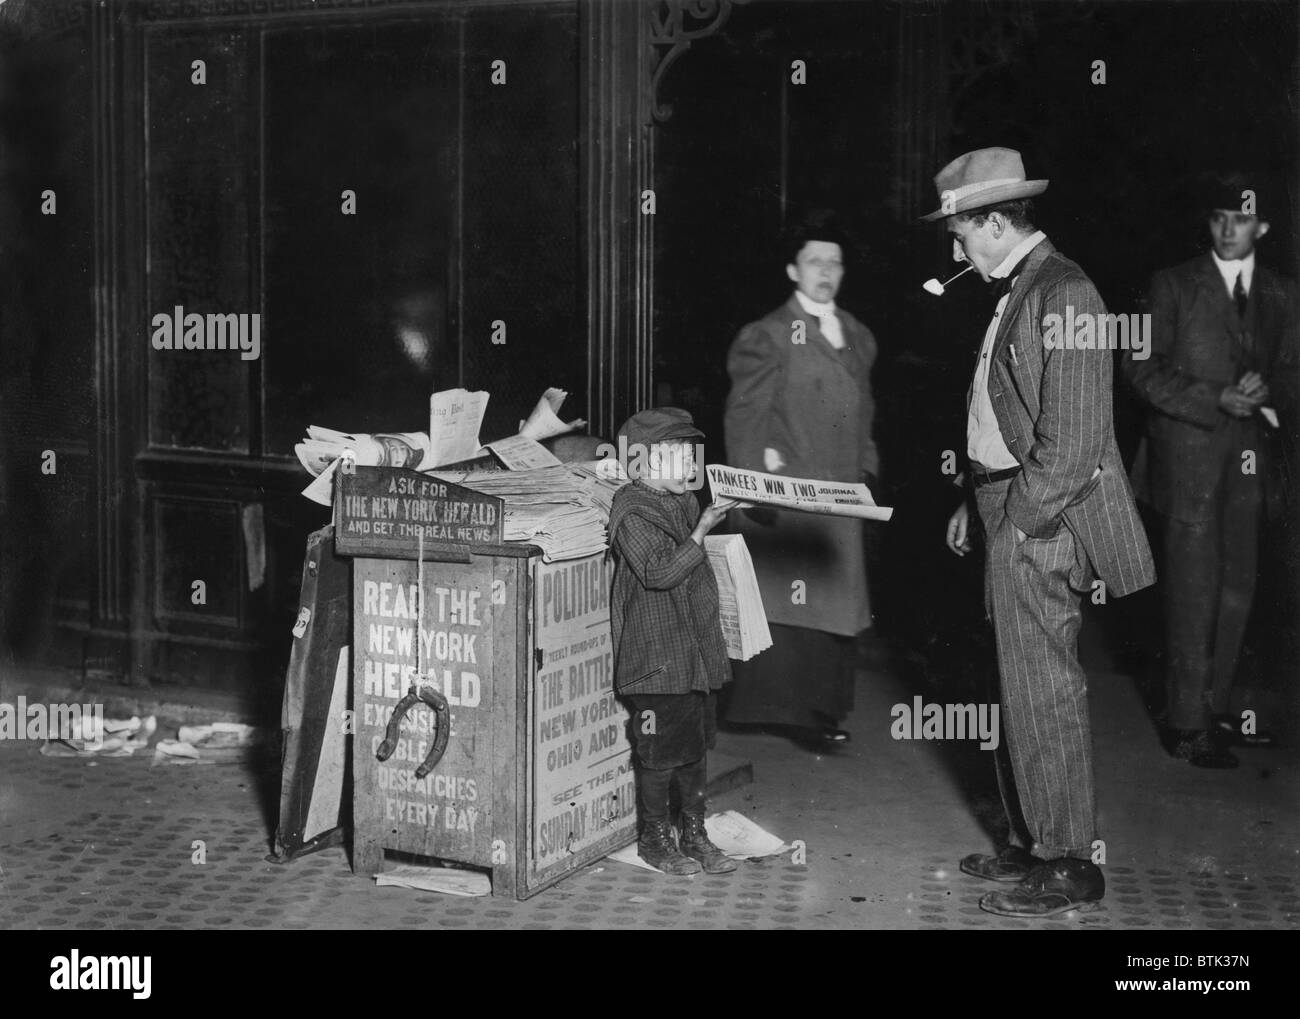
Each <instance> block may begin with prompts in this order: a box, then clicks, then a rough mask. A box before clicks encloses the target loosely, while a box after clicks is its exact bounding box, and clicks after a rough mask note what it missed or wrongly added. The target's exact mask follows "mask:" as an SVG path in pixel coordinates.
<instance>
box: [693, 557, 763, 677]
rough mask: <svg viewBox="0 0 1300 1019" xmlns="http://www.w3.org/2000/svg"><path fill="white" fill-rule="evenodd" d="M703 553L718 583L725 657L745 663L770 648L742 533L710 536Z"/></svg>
mask: <svg viewBox="0 0 1300 1019" xmlns="http://www.w3.org/2000/svg"><path fill="white" fill-rule="evenodd" d="M704 554H705V555H707V556H708V558H709V566H711V567H712V568H713V575H714V576H715V577H716V578H717V580H718V606H719V609H720V615H721V621H722V636H723V639H724V640H725V641H726V642H727V657H729V658H735V659H737V660H738V661H742V662H747V661H749V660H750V659H751V658H753V657H754V656H755V655H756V654H758V653H759V652H760V651H766V650H767V649H768V648H770V647H771V646H772V633H771V631H770V630H768V628H767V614H766V613H765V612H764V611H763V596H762V595H761V594H759V591H758V578H757V577H755V576H754V562H753V560H752V559H750V558H749V547H748V546H747V545H746V544H745V536H744V535H743V534H710V535H706V536H705V538H704Z"/></svg>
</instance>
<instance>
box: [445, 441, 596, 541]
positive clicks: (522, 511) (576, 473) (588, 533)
mask: <svg viewBox="0 0 1300 1019" xmlns="http://www.w3.org/2000/svg"><path fill="white" fill-rule="evenodd" d="M433 476H434V477H437V478H442V479H443V480H444V481H450V482H452V483H453V484H457V485H461V486H463V487H465V488H472V489H474V491H476V492H482V493H483V494H484V495H494V496H497V497H498V498H500V499H502V500H504V502H505V517H504V520H503V522H502V535H501V537H502V539H503V540H505V541H526V542H529V543H530V544H533V545H536V546H538V547H539V548H540V549H541V550H542V558H543V559H544V560H545V561H546V562H548V563H550V562H556V561H558V560H562V559H580V558H582V557H583V556H588V555H592V554H593V553H596V552H601V551H604V549H605V548H606V525H607V524H608V523H609V506H610V503H612V501H613V498H614V492H615V491H617V489H618V486H619V484H620V483H621V482H618V481H616V480H612V479H609V478H605V477H602V476H600V475H599V473H598V471H597V470H596V466H595V464H594V463H591V464H568V465H560V466H556V467H538V468H535V469H533V470H518V471H492V470H475V471H434V472H433Z"/></svg>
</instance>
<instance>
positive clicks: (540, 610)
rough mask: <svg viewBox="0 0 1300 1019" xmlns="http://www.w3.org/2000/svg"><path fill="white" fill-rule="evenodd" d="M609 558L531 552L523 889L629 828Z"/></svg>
mask: <svg viewBox="0 0 1300 1019" xmlns="http://www.w3.org/2000/svg"><path fill="white" fill-rule="evenodd" d="M612 575H613V564H612V563H611V562H609V561H608V560H607V559H606V558H605V556H604V555H603V554H597V555H594V556H588V557H587V558H586V559H578V560H574V561H571V562H562V563H550V564H545V563H542V562H540V560H538V561H536V566H535V571H534V574H533V581H534V583H533V625H534V640H535V643H536V647H537V652H536V663H537V667H536V669H535V670H534V672H535V677H534V678H533V679H532V681H531V682H530V684H529V688H528V694H529V710H528V735H529V739H530V742H531V745H530V746H529V748H528V753H527V768H526V770H527V773H528V785H529V790H528V791H529V801H530V809H529V811H528V816H529V822H528V826H527V828H526V829H525V832H524V833H523V834H524V835H525V836H526V837H527V839H528V849H527V860H528V863H527V878H526V884H527V890H528V894H530V895H531V894H533V893H535V892H537V891H540V890H541V889H542V888H545V887H547V886H548V885H551V884H554V883H555V882H556V881H558V880H559V879H560V878H561V877H563V876H564V875H566V874H568V873H571V872H572V871H573V870H575V869H577V868H579V867H585V866H586V865H587V864H588V863H590V862H592V861H593V860H597V859H599V858H600V857H602V856H604V855H606V854H607V853H609V852H610V851H612V850H614V849H618V848H619V847H621V846H624V845H627V844H628V843H629V842H631V841H632V840H633V839H634V838H635V837H636V784H635V780H634V778H633V773H632V746H631V743H630V742H629V740H628V724H629V719H628V713H627V709H626V708H625V707H624V706H623V704H622V702H621V701H619V700H618V698H617V697H616V695H615V694H614V646H613V643H612V641H611V637H610V630H609V590H610V584H611V581H612Z"/></svg>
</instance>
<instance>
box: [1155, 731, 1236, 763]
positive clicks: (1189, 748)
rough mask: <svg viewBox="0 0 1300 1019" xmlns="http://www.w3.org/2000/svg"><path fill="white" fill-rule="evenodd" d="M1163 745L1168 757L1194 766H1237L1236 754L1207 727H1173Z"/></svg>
mask: <svg viewBox="0 0 1300 1019" xmlns="http://www.w3.org/2000/svg"><path fill="white" fill-rule="evenodd" d="M1165 747H1166V749H1167V750H1168V751H1169V756H1170V757H1173V758H1174V759H1175V760H1179V761H1187V762H1188V763H1189V764H1191V765H1192V767H1194V768H1235V767H1236V766H1237V758H1236V756H1235V755H1234V754H1233V753H1232V752H1231V751H1230V750H1228V749H1227V748H1226V747H1224V746H1223V743H1222V742H1221V741H1220V739H1219V738H1218V736H1217V734H1216V733H1214V732H1213V731H1211V730H1209V729H1173V730H1171V731H1170V732H1169V733H1168V734H1167V735H1166V737H1165Z"/></svg>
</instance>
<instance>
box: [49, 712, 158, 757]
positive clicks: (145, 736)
mask: <svg viewBox="0 0 1300 1019" xmlns="http://www.w3.org/2000/svg"><path fill="white" fill-rule="evenodd" d="M157 728H158V719H157V718H155V717H154V716H153V715H149V716H148V717H146V718H143V719H141V718H140V717H139V716H138V715H132V716H131V717H130V718H105V719H103V724H102V725H100V724H98V723H97V722H96V721H95V720H93V719H89V720H86V722H85V724H82V725H80V726H78V725H77V724H76V723H75V722H74V723H73V724H72V725H71V726H70V727H69V728H68V729H67V731H60V732H57V733H51V734H50V738H49V739H47V740H46V741H45V742H44V743H42V744H41V750H40V753H41V756H43V757H130V756H131V755H132V754H134V753H135V752H136V751H137V750H143V749H145V748H146V747H148V746H149V739H150V737H152V736H153V734H154V732H155V731H156V730H157Z"/></svg>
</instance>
